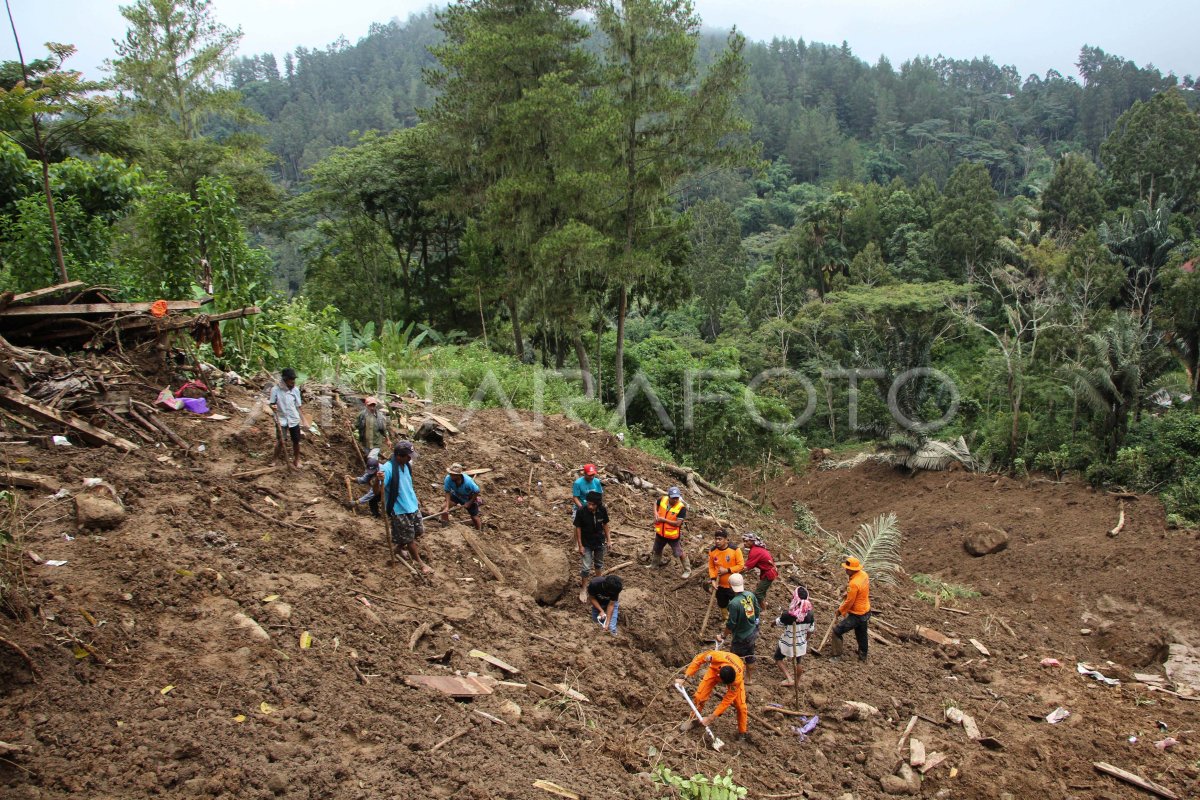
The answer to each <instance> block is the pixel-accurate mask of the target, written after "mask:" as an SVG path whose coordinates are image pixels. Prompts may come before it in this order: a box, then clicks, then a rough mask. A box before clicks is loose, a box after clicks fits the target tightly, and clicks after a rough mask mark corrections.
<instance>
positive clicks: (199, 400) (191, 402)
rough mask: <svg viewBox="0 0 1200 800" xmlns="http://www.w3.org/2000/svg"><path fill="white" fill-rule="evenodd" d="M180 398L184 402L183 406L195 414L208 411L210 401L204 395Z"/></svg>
mask: <svg viewBox="0 0 1200 800" xmlns="http://www.w3.org/2000/svg"><path fill="white" fill-rule="evenodd" d="M178 399H179V400H181V401H182V402H183V407H184V408H186V409H187V410H188V411H190V412H192V413H193V414H207V413H208V401H207V400H205V399H204V398H203V397H180V398H178Z"/></svg>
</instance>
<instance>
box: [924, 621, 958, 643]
mask: <svg viewBox="0 0 1200 800" xmlns="http://www.w3.org/2000/svg"><path fill="white" fill-rule="evenodd" d="M917 635H918V636H920V637H921V638H922V639H925V640H926V641H929V642H933V643H934V644H938V645H947V644H958V643H959V642H958V639H951V638H950V637H949V636H946V635H945V634H944V633H939V632H938V631H935V630H934V629H933V628H926V627H925V626H924V625H918V626H917Z"/></svg>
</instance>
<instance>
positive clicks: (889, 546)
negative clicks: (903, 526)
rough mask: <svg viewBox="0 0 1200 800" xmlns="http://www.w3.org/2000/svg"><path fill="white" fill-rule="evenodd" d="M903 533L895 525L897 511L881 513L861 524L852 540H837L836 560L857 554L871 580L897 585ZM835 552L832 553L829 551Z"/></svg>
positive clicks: (856, 556)
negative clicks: (895, 512)
mask: <svg viewBox="0 0 1200 800" xmlns="http://www.w3.org/2000/svg"><path fill="white" fill-rule="evenodd" d="M901 538H902V534H901V533H900V527H899V526H898V525H897V524H896V515H895V514H891V513H889V514H881V515H880V516H878V517H876V518H875V519H874V520H873V521H871V522H870V523H866V522H864V523H863V524H862V525H859V526H858V531H857V532H856V533H855V534H854V538H852V539H851V540H850V541H849V542H841V541H840V540H836V539H835V543H836V545H839V546H838V547H837V548H836V549H837V559H838V561H839V562H840V561H841V560H842V559H843V558H845V557H847V556H854V557H855V558H857V559H858V560H859V563H861V564H862V567H863V569H864V570H865V571H866V573H867V574H868V575H870V576H871V580H873V581H877V582H878V583H884V584H889V585H892V584H895V583H896V575H897V573H898V572H899V571H900V540H901ZM828 555H832V554H828Z"/></svg>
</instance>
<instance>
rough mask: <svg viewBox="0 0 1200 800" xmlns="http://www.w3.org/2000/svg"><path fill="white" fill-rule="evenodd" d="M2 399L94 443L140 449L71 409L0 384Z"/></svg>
mask: <svg viewBox="0 0 1200 800" xmlns="http://www.w3.org/2000/svg"><path fill="white" fill-rule="evenodd" d="M0 401H2V402H5V403H7V404H9V405H10V406H14V407H16V408H18V409H20V410H21V411H24V412H25V413H27V414H31V415H33V416H34V417H37V418H38V419H40V420H42V421H44V422H51V423H55V424H58V425H64V426H66V427H68V428H70V429H71V430H73V431H75V432H76V433H78V434H79V435H80V436H81V437H83V439H85V440H86V441H88V442H91V443H92V444H107V445H111V446H112V447H115V448H117V449H119V450H124V451H125V452H127V453H129V452H132V451H134V450H137V449H138V445H136V444H134V443H133V442H131V441H129V440H128V439H122V438H121V437H120V436H116V435H114V434H111V433H109V432H108V431H104V430H101V429H100V428H97V427H96V426H94V425H89V424H88V423H86V422H84V421H83V420H81V419H80V418H79V417H77V416H75V415H74V414H72V413H71V412H69V411H58V410H57V409H53V408H50V407H49V406H45V405H42V404H41V403H39V402H37V401H36V400H34V399H33V398H31V397H27V396H26V395H23V394H21V393H20V392H14V391H13V390H12V389H8V388H5V387H3V386H0Z"/></svg>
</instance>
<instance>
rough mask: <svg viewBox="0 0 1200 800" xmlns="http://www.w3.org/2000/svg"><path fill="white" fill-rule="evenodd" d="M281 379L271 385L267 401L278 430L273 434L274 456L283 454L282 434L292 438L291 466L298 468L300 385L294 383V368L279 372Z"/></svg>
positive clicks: (277, 456) (301, 403)
mask: <svg viewBox="0 0 1200 800" xmlns="http://www.w3.org/2000/svg"><path fill="white" fill-rule="evenodd" d="M280 378H281V380H280V381H279V383H277V384H275V385H274V386H272V387H271V396H270V398H269V399H268V400H267V403H268V404H269V405H270V406H271V410H272V411H274V412H275V422H276V423H277V424H278V425H279V430H278V432H277V434H276V436H275V458H276V459H278V458H279V457H281V456H282V455H283V434H284V432H286V433H287V435H288V436H290V437H291V439H292V468H293V469H299V468H300V406H301V405H303V401H302V400H301V399H300V387H298V386H297V385H296V370H294V369H292V368H291V367H288V368H287V369H285V370H284V371H283V372H281V373H280Z"/></svg>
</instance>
